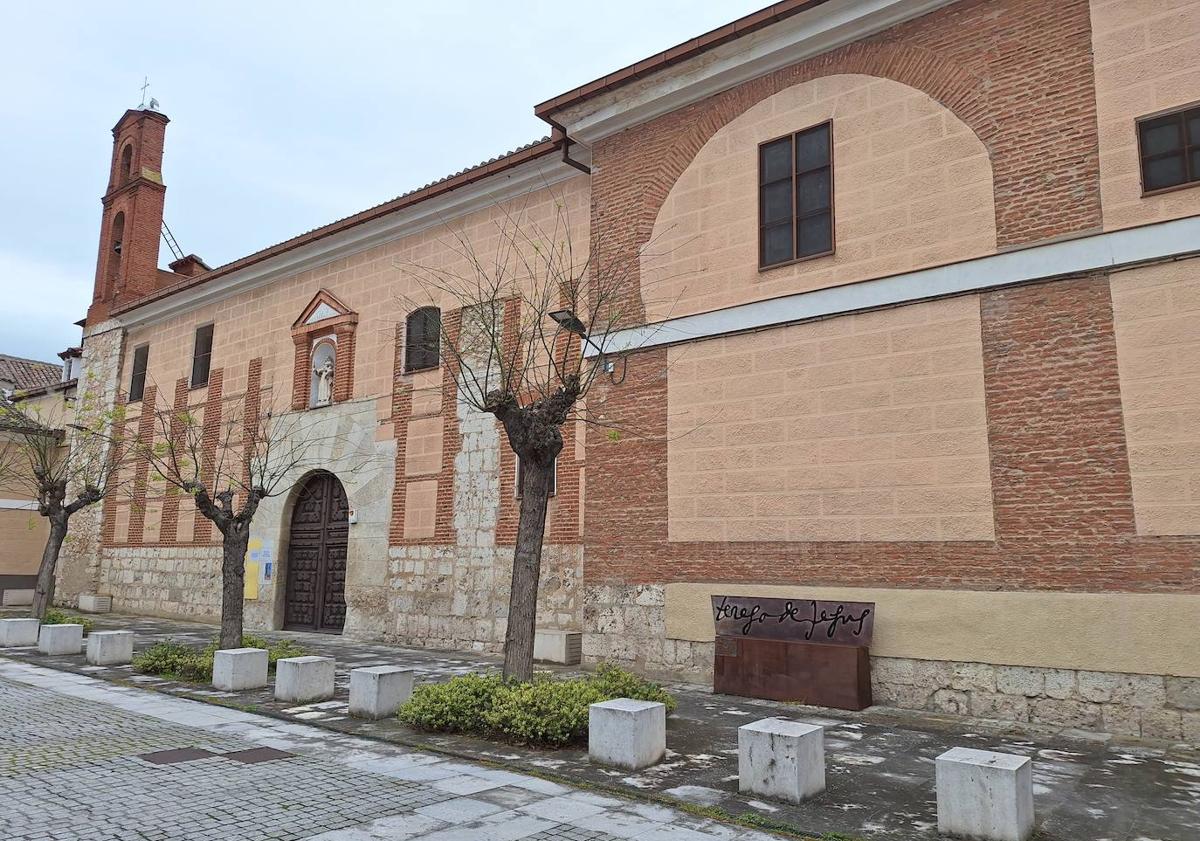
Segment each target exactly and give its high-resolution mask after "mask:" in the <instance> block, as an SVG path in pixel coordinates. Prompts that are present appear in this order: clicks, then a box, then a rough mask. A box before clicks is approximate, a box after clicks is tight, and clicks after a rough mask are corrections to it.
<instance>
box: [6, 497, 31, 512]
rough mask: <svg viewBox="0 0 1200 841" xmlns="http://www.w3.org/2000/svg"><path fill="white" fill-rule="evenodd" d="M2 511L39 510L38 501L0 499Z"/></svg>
mask: <svg viewBox="0 0 1200 841" xmlns="http://www.w3.org/2000/svg"><path fill="white" fill-rule="evenodd" d="M0 511H37V501H36V500H32V499H0Z"/></svg>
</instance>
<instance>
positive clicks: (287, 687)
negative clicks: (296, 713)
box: [275, 655, 333, 704]
mask: <svg viewBox="0 0 1200 841" xmlns="http://www.w3.org/2000/svg"><path fill="white" fill-rule="evenodd" d="M332 697H333V658H332V657H314V656H311V655H310V656H308V657H285V658H283V659H282V660H276V661H275V698H276V700H279V701H294V702H297V703H302V704H304V703H308V702H309V701H324V700H325V699H326V698H332Z"/></svg>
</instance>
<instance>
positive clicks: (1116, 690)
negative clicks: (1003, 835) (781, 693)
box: [583, 584, 1200, 744]
mask: <svg viewBox="0 0 1200 841" xmlns="http://www.w3.org/2000/svg"><path fill="white" fill-rule="evenodd" d="M583 603H584V622H585V627H586V628H587V632H586V633H585V634H584V636H583V656H584V662H585V663H586V664H588V665H595V664H597V663H601V662H612V663H618V664H620V665H623V666H626V667H628V668H631V669H635V670H637V671H640V672H643V673H645V674H648V675H652V676H655V677H659V678H663V679H668V680H683V681H687V682H691V683H697V684H707V685H711V684H712V679H713V644H712V643H711V642H697V641H692V640H683V639H670V638H668V637H667V635H666V625H665V621H664V608H665V603H666V601H665V592H664V589H663V588H662V587H661V586H658V585H652V584H642V585H632V586H617V585H599V586H597V585H589V586H587V587H585V588H584V593H583ZM871 689H872V692H873V694H874V701H875V703H876V704H877V705H881V706H889V707H898V708H902V709H910V710H926V711H929V712H937V713H949V714H953V715H962V716H969V717H972V718H980V719H995V720H1000V721H1014V722H1028V723H1031V724H1040V725H1046V726H1052V727H1065V728H1074V729H1080V730H1092V731H1101V732H1106V733H1112V734H1115V735H1118V736H1131V737H1138V738H1145V739H1159V740H1167V741H1176V742H1177V741H1186V742H1191V743H1194V744H1200V678H1194V677H1172V676H1164V675H1141V674H1125V673H1115V672H1095V671H1084V670H1075V669H1045V668H1037V667H1029V666H1006V665H993V664H990V663H961V662H950V661H944V660H919V659H914V658H906V657H872V658H871Z"/></svg>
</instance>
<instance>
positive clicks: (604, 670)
mask: <svg viewBox="0 0 1200 841" xmlns="http://www.w3.org/2000/svg"><path fill="white" fill-rule="evenodd" d="M592 680H593V681H594V682H595V683H596V686H597V688H599V690H600V693H601V694H602V695H604V700H606V701H607V700H609V699H611V698H634V699H636V700H638V701H657V702H658V703H660V704H665V705H666V707H667V712H668V713H673V712H675V708H676V707H677V706H678V704H677V703H676V701H675V696H674V695H672V694H671V693H670V692H668V691H667V690H665V689H663V688H662V687H661V686H659V685H658V684H657V683H651V682H650V681H648V680H646V679H645V678H642V677H638V676H637V675H635V674H634V673H633V672H627V671H625V670H624V669H622V668H620V667H618V666H614V665H612V664H611V663H601V664H600V665H599V666H597V667H596V673H595V674H594V675H593V676H592Z"/></svg>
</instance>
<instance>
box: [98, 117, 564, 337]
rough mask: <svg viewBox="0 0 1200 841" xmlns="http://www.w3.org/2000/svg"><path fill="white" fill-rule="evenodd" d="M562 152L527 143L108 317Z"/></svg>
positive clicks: (550, 141) (547, 143)
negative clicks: (528, 162)
mask: <svg viewBox="0 0 1200 841" xmlns="http://www.w3.org/2000/svg"><path fill="white" fill-rule="evenodd" d="M561 148H562V140H561V139H559V138H551V137H543V138H542V139H540V140H535V141H534V142H532V143H527V144H525V145H524V146H519V147H517V148H516V149H513V150H512V151H511V152H507V153H505V154H503V155H497V156H496V157H494V158H489V159H488V160H486V161H483V162H482V163H480V164H476V165H475V166H472V167H467V168H466V169H463V170H460V171H458V172H456V173H453V174H452V175H447V176H446V177H445V178H440V179H438V180H437V181H433V182H430V183H429V184H426V185H425V186H424V187H419V188H417V189H415V190H410V191H408V192H407V193H402V194H401V195H399V196H397V197H396V198H394V199H391V200H389V201H386V202H383V203H381V204H377V205H375V206H374V207H369V208H367V209H366V210H362V211H359V212H358V213H355V214H352V215H350V216H346V217H344V218H342V219H338V220H336V221H334V222H330V223H329V224H328V225H323V226H321V227H319V228H313V229H312V230H310V231H305V232H304V233H302V234H298V235H297V236H294V237H292V238H291V239H287V240H284V241H283V242H279V243H276V244H275V245H271V246H268V247H266V248H264V249H261V250H259V251H256V252H254V253H253V254H249V255H247V256H245V257H240V258H238V259H237V260H234V261H232V262H229V263H226V264H225V265H223V266H217V267H216V268H215V269H212V270H211V271H207V272H205V273H203V274H199V275H196V276H195V277H189V278H187V279H186V281H180V282H178V283H175V284H172V285H171V286H167V287H164V288H162V289H159V290H157V291H156V292H154V293H152V294H150V295H145V296H143V297H141V298H137V299H136V300H133V301H129V302H128V303H125V304H122V305H119V306H117V307H114V308H113V310H112V313H113V314H114V315H121V314H123V313H127V312H130V311H132V310H135V309H137V308H138V307H142V306H145V305H146V304H149V303H151V302H153V301H160V300H162V299H163V298H167V297H169V296H171V295H174V294H176V293H178V292H183V291H185V290H188V289H192V288H194V287H196V286H200V285H202V284H204V283H206V282H208V281H210V280H213V279H215V278H218V277H222V276H224V275H227V274H232V273H233V272H235V271H238V270H239V269H244V268H246V267H247V266H252V265H254V264H255V263H260V262H262V261H263V260H267V259H269V258H271V257H276V256H278V255H280V254H283V253H285V252H287V251H290V250H291V249H293V248H299V247H300V246H302V245H308V244H309V243H312V242H316V241H317V240H319V239H323V238H325V237H328V236H332V235H333V234H338V233H341V232H342V231H345V230H348V229H350V228H353V227H354V226H355V225H361V224H363V223H365V222H370V221H372V220H374V219H378V218H379V217H381V216H386V215H387V214H389V213H394V212H396V211H397V210H403V209H405V208H408V207H412V206H413V205H416V204H418V203H420V202H422V201H426V200H428V199H431V198H434V197H436V196H440V195H444V194H445V193H448V192H450V191H452V190H455V189H457V188H459V187H464V186H466V185H468V184H473V183H475V182H476V181H480V180H482V179H484V178H487V177H489V176H492V175H496V174H498V173H501V172H504V171H505V170H508V169H512V168H513V167H516V166H518V165H519V164H523V163H525V162H527V161H531V160H536V159H537V158H541V157H544V156H546V155H548V154H550V153H552V152H554V151H556V150H558V149H561Z"/></svg>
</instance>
